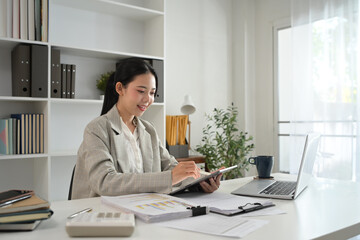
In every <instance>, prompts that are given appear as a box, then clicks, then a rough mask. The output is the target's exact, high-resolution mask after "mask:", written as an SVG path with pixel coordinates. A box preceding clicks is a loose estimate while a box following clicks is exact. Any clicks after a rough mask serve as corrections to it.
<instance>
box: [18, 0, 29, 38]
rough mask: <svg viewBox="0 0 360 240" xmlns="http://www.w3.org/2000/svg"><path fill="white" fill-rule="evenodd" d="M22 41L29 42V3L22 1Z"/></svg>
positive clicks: (25, 0)
mask: <svg viewBox="0 0 360 240" xmlns="http://www.w3.org/2000/svg"><path fill="white" fill-rule="evenodd" d="M20 39H23V40H28V1H27V0H20Z"/></svg>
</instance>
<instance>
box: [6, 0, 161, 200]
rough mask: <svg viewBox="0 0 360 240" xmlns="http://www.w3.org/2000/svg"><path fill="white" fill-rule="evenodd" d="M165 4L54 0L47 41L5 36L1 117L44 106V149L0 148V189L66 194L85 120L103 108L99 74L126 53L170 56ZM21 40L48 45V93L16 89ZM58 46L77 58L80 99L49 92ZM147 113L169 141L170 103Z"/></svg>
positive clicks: (52, 196)
mask: <svg viewBox="0 0 360 240" xmlns="http://www.w3.org/2000/svg"><path fill="white" fill-rule="evenodd" d="M164 9H165V7H164V0H76V1H74V0H49V36H48V39H49V42H38V41H27V40H20V39H12V38H1V37H0V76H1V78H0V81H1V82H0V84H1V85H0V86H1V87H0V117H1V118H6V117H9V116H10V114H12V113H31V112H38V113H43V114H44V128H45V129H44V131H45V138H44V140H45V153H44V154H26V155H0V191H5V190H7V189H12V188H15V189H16V188H19V189H24V188H27V189H33V190H34V191H35V192H36V193H37V194H38V195H40V196H41V197H43V198H45V199H48V200H50V201H54V200H65V199H67V194H68V190H69V183H70V177H71V173H72V169H73V166H74V164H75V163H76V157H77V156H76V155H77V149H78V148H79V146H80V144H81V142H82V138H83V131H84V128H85V126H86V125H87V124H88V123H89V122H90V121H91V120H92V119H94V118H95V117H97V116H99V115H100V112H101V108H102V100H98V99H99V92H98V90H97V89H96V86H95V83H96V79H97V78H98V77H99V75H100V74H102V73H104V72H106V71H110V70H113V69H114V67H115V64H116V62H117V61H119V60H120V59H123V58H128V57H140V58H149V59H158V60H163V61H164V64H165V57H164V29H165V27H164V22H165V13H164ZM19 43H25V44H38V45H45V46H47V47H48V53H49V55H48V56H49V62H48V66H46V67H47V68H48V86H49V87H48V89H49V90H48V97H47V98H32V97H13V96H12V89H11V51H12V49H13V48H14V47H15V46H16V45H17V44H19ZM53 48H55V49H59V50H60V54H61V55H60V62H61V63H69V64H70V63H71V64H75V65H76V69H77V73H76V85H75V94H76V96H75V99H61V98H50V90H51V88H50V76H51V68H50V62H51V59H50V57H51V54H50V52H51V49H53ZM164 85H165V81H164ZM164 87H165V86H164ZM143 118H144V119H146V120H149V121H151V122H152V123H153V124H154V126H155V127H156V129H157V131H158V134H159V137H160V138H161V139H162V140H163V142H164V141H165V103H164V102H162V103H154V104H153V106H152V107H150V108H149V109H148V110H147V112H145V114H144V116H143Z"/></svg>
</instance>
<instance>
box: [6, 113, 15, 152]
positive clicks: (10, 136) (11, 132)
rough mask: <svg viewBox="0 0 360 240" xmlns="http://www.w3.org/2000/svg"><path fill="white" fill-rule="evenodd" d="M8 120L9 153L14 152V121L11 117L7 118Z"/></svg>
mask: <svg viewBox="0 0 360 240" xmlns="http://www.w3.org/2000/svg"><path fill="white" fill-rule="evenodd" d="M6 121H7V122H8V136H9V137H8V147H9V151H8V154H14V152H13V121H12V119H11V118H8V119H6Z"/></svg>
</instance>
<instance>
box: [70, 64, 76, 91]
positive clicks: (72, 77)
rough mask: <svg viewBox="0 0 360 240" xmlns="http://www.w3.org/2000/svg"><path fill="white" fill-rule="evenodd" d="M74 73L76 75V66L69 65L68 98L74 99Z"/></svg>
mask: <svg viewBox="0 0 360 240" xmlns="http://www.w3.org/2000/svg"><path fill="white" fill-rule="evenodd" d="M75 73H76V65H74V64H71V86H70V98H75Z"/></svg>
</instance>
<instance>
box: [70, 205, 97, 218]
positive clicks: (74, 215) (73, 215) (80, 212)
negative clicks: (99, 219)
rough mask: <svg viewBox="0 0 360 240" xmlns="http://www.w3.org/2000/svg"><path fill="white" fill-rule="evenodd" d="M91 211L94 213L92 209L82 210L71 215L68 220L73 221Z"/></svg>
mask: <svg viewBox="0 0 360 240" xmlns="http://www.w3.org/2000/svg"><path fill="white" fill-rule="evenodd" d="M91 211H92V208H86V209H84V210H81V211H79V212H76V213H74V214H71V215H70V216H68V219H72V218H74V217H76V216H77V215H80V214H83V213H86V212H91Z"/></svg>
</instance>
